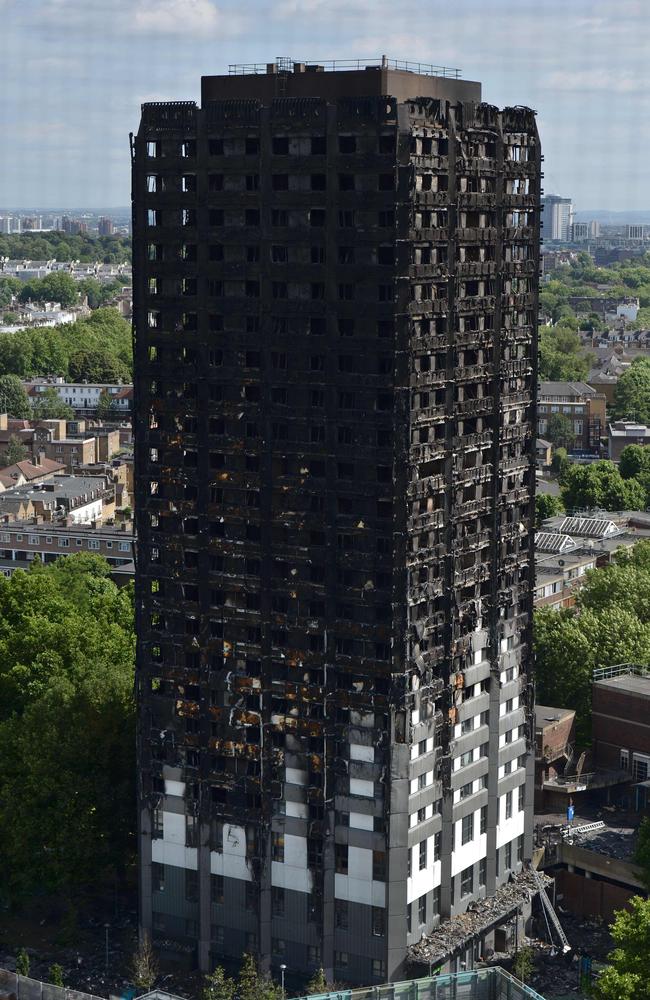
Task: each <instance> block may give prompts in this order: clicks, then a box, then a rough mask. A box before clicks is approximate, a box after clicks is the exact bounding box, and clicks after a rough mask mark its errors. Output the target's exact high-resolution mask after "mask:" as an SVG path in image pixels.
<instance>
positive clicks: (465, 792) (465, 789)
mask: <svg viewBox="0 0 650 1000" xmlns="http://www.w3.org/2000/svg"><path fill="white" fill-rule="evenodd" d="M473 784H474V783H473V782H472V781H468V782H467V784H466V785H463V786H462V788H461V790H460V797H461V799H466V798H469V796H470V795H471V794H472V786H473Z"/></svg>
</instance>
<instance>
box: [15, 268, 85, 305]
mask: <svg viewBox="0 0 650 1000" xmlns="http://www.w3.org/2000/svg"><path fill="white" fill-rule="evenodd" d="M18 298H19V299H20V301H21V302H27V301H29V300H30V299H31V300H33V301H35V302H60V304H61V305H62V306H63V307H65V306H73V305H76V303H77V302H78V301H79V293H78V291H77V282H76V281H75V280H74V278H73V277H72V275H71V274H67V273H66V272H65V271H50V273H49V274H46V275H45V277H44V278H36V279H34V280H33V281H28V282H26V283H25V284H24V285H23V287H22V288H21V290H20V292H19V294H18Z"/></svg>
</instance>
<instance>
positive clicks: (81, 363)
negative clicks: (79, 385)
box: [68, 348, 128, 383]
mask: <svg viewBox="0 0 650 1000" xmlns="http://www.w3.org/2000/svg"><path fill="white" fill-rule="evenodd" d="M68 374H69V375H70V378H72V379H74V381H75V382H83V381H87V382H113V383H115V382H120V381H122V379H123V378H124V377H125V374H128V373H125V369H124V364H123V363H122V362H121V361H119V359H118V358H116V357H115V355H114V354H111V352H110V351H107V350H103V349H102V348H91V349H82V350H80V351H76V352H75V354H73V355H72V356H71V358H70V362H69V365H68Z"/></svg>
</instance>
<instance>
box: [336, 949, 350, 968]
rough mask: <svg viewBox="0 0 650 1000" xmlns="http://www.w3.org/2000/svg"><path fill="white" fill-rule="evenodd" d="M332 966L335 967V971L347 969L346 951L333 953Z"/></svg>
mask: <svg viewBox="0 0 650 1000" xmlns="http://www.w3.org/2000/svg"><path fill="white" fill-rule="evenodd" d="M334 965H335V966H336V968H337V969H347V967H348V953H347V951H335V952H334Z"/></svg>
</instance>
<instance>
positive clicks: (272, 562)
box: [133, 66, 541, 983]
mask: <svg viewBox="0 0 650 1000" xmlns="http://www.w3.org/2000/svg"><path fill="white" fill-rule="evenodd" d="M344 78H345V79H344ZM540 161H541V156H540V146H539V139H538V136H537V131H536V126H535V119H534V114H533V112H531V111H529V110H527V109H523V108H508V109H505V110H503V111H498V110H497V109H496V108H494V107H491V106H489V105H486V104H482V103H480V87H479V85H478V84H473V83H469V82H463V81H459V80H455V79H446V78H444V77H441V76H438V77H433V76H427V75H417V74H413V73H408V72H391V71H388V70H386V69H385V68H381V69H380V68H377V69H368V70H365V71H364V70H360V71H358V72H352V73H339V72H329V73H328V72H318V71H315V70H311V71H310V70H309V68H305V67H301V66H296V68H295V71H294V70H292V71H287V72H284V71H279V70H278V67H277V66H272V67H269V72H267V73H261V74H254V73H251V74H250V75H245V76H230V77H212V78H207V79H204V81H203V100H202V106H201V107H197V106H196V105H195V104H193V103H172V104H160V105H155V104H149V105H145V106H144V107H143V113H142V120H141V124H140V128H139V132H138V134H137V136H136V137H135V139H134V140H133V193H134V212H133V233H134V328H135V353H136V379H135V393H136V428H137V430H136V449H137V450H136V459H137V465H136V507H137V512H138V513H137V517H138V524H137V531H138V561H137V619H138V637H139V638H138V670H137V687H138V698H139V735H138V753H139V813H140V859H141V865H140V880H141V923H142V926H143V928H145V929H147V930H150V931H151V933H152V935H153V938H154V941H157V942H158V943H159V944H160V945H161V946H163V947H165V948H166V949H167V950H169V951H171V950H174V951H177V952H179V953H184V952H185V953H187V954H188V955H190V956H193V957H195V959H196V961H198V963H199V965H200V967H201V968H204V969H207V968H209V967H211V965H212V964H213V963H214V962H216V961H227V960H228V959H232V960H233V961H238V959H239V958H240V956H241V954H242V952H243V951H245V950H249V951H254V952H255V953H257V954H258V955H259V956H260V959H261V961H262V963H263V964H265V965H266V966H270V967H274V968H276V969H277V967H278V966H279V965H280V964H281V963H284V964H286V966H287V968H288V970H289V973H291V972H294V973H296V974H305V975H307V974H310V973H311V972H313V970H314V969H315V968H317V967H318V966H319V965H322V966H323V967H324V969H325V971H326V973H327V975H328V977H329V978H336V979H337V980H339V981H341V980H347V981H351V982H361V983H367V982H380V981H384V980H385V979H387V978H390V979H393V980H394V979H396V978H399V977H400V976H401V975H402V974H403V972H404V967H405V963H406V960H407V949H408V946H409V945H412V944H414V943H416V942H417V941H418V940H419V939H420V937H421V935H422V933H423V932H426V931H430V930H432V929H433V928H435V927H436V926H437V925H438V924H439V923H440V922H441V921H444V920H445V919H446V918H447V917H449V916H450V915H454V914H457V913H461V912H463V911H464V910H465V909H466V908H467V905H468V903H469V902H470V901H471V900H472V899H475V898H477V897H480V896H483V895H485V894H490V893H492V892H493V891H494V890H495V888H496V887H497V886H498V885H499V884H501V883H503V882H504V881H506V880H507V879H508V878H509V875H510V873H511V872H514V871H517V870H519V869H520V868H521V866H522V863H523V862H524V861H525V859H527V858H529V857H530V854H531V848H532V842H531V830H532V807H533V795H532V776H533V753H532V751H533V748H534V720H533V715H532V685H531V678H530V673H529V664H530V655H531V654H530V648H531V647H530V628H531V613H532V598H533V583H534V581H533V570H534V564H533V552H532V525H533V513H534V483H535V448H534V441H535V427H536V414H535V401H534V394H535V385H536V372H537V342H536V321H537V283H538V266H539V256H538V252H539V251H538V248H539V202H540V189H539V183H540ZM468 957H469V960H470V961H471V956H468Z"/></svg>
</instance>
